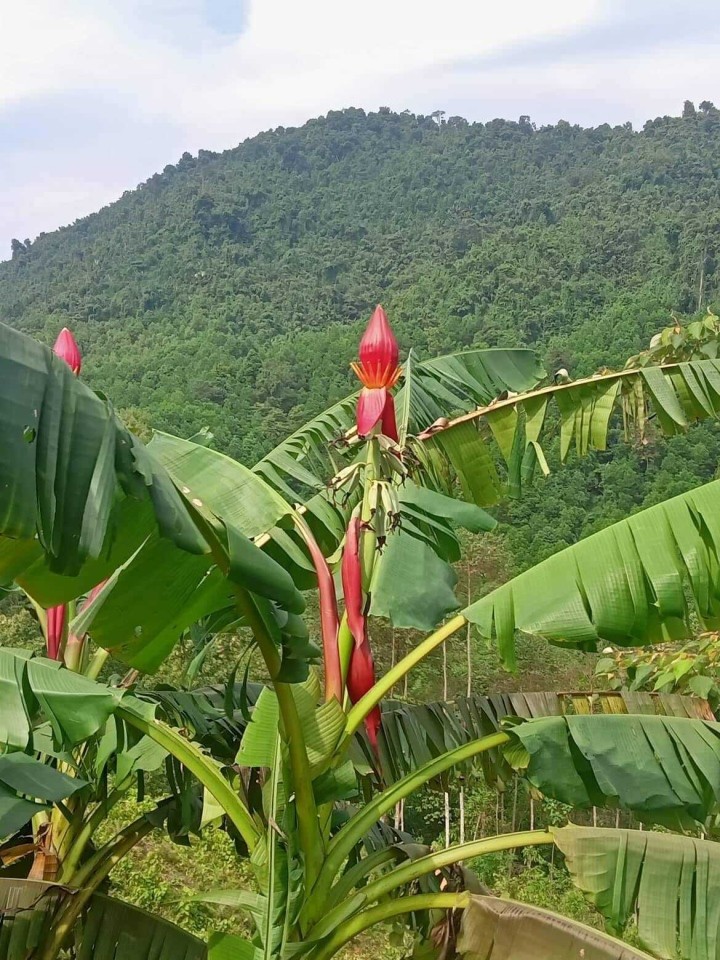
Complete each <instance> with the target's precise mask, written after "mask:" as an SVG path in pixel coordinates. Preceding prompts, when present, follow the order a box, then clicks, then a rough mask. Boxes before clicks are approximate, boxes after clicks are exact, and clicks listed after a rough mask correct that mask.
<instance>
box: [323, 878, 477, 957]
mask: <svg viewBox="0 0 720 960" xmlns="http://www.w3.org/2000/svg"><path fill="white" fill-rule="evenodd" d="M469 902H470V894H469V893H466V892H464V891H463V892H461V893H420V894H417V895H416V896H413V897H402V898H401V899H398V900H389V901H388V902H387V903H381V904H379V906H377V907H372V908H371V909H370V910H364V911H363V912H362V913H358V914H357V915H356V916H354V917H351V918H350V919H349V920H346V921H345V923H343V924H342V926H340V927H338V928H337V929H336V930H335V932H334V933H333V935H332V936H331V937H329V938H328V939H327V940H326V941H325V942H324V943H322V944H320V946H319V947H317V949H315V950H313V952H312V953H311V954H310V957H311V960H330V958H331V957H333V956H334V955H335V954H336V953H337V952H338V950H340V949H341V947H344V946H345V944H346V943H348V942H349V941H350V940H352V939H353V937H356V936H357V935H358V934H359V933H362V932H363V931H364V930H367V929H368V928H369V927H374V926H375V924H376V923H382V922H383V921H384V920H391V919H392V918H393V917H399V916H402V915H403V914H406V913H413V912H414V911H415V910H461V909H464V908H465V907H466V906H467V905H468V903H469Z"/></svg>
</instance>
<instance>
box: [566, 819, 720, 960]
mask: <svg viewBox="0 0 720 960" xmlns="http://www.w3.org/2000/svg"><path fill="white" fill-rule="evenodd" d="M553 834H554V837H555V843H556V845H557V846H558V847H559V849H560V850H561V851H562V852H563V854H564V855H565V864H566V866H567V868H568V870H569V871H570V873H571V875H572V878H573V881H574V882H575V885H576V886H577V887H579V888H580V889H581V890H582V891H583V893H585V894H586V895H587V896H588V898H589V899H590V900H591V901H592V903H593V904H594V905H595V906H596V907H597V909H598V910H599V911H600V912H601V913H602V915H603V916H604V917H605V919H606V920H607V921H608V924H609V926H610V929H611V931H612V932H613V933H615V934H616V935H617V936H622V934H623V932H624V931H625V929H626V928H627V926H628V924H629V923H631V922H632V923H634V924H635V925H636V927H637V935H638V939H639V940H640V943H641V944H642V946H643V947H644V948H645V949H646V950H649V951H650V952H651V953H653V954H655V955H656V956H658V957H667V958H671V960H717V958H718V957H720V844H718V843H713V842H712V841H708V840H700V839H698V838H697V837H690V836H679V835H675V834H668V833H656V832H653V831H649V830H644V831H639V830H612V829H603V828H599V827H577V826H574V825H570V826H567V827H563V828H561V829H557V828H556V829H554V830H553Z"/></svg>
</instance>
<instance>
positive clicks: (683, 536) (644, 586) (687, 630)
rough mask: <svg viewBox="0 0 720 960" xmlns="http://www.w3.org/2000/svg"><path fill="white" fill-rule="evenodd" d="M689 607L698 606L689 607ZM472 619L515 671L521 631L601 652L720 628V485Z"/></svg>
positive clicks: (602, 543) (519, 582) (636, 523)
mask: <svg viewBox="0 0 720 960" xmlns="http://www.w3.org/2000/svg"><path fill="white" fill-rule="evenodd" d="M688 597H690V598H691V599H692V604H689V603H688ZM463 614H464V615H465V616H466V617H467V619H468V620H470V621H471V622H472V623H475V624H476V625H477V627H478V631H479V632H480V634H481V635H482V636H483V637H485V638H487V639H488V640H494V641H496V642H497V644H498V648H499V650H500V653H501V656H502V657H503V660H504V661H505V663H506V664H508V665H510V666H512V665H514V662H515V643H514V637H515V631H516V630H522V631H523V632H525V633H530V634H539V635H540V636H543V637H546V638H547V639H548V640H550V641H551V642H552V643H557V644H561V645H565V646H571V647H578V648H580V649H586V650H594V649H596V645H597V643H598V641H603V642H612V643H616V644H620V645H625V646H635V645H639V644H645V643H653V642H657V641H663V640H668V639H679V638H683V637H687V636H690V635H691V632H692V629H693V622H692V618H693V616H696V617H697V618H699V620H700V621H701V622H702V623H703V624H705V625H706V626H707V628H708V629H717V628H718V627H720V480H714V481H712V482H711V483H707V484H704V485H703V486H701V487H697V488H695V489H694V490H690V491H689V492H688V493H684V494H682V495H680V496H678V497H673V498H672V499H671V500H667V501H665V502H664V503H660V504H658V505H657V506H654V507H650V508H649V509H647V510H643V511H641V512H640V513H636V514H634V515H633V516H631V517H629V518H628V519H626V520H621V521H620V522H619V523H616V524H613V525H612V526H610V527H607V528H606V529H604V530H601V531H600V532H599V533H596V534H593V535H592V536H590V537H587V538H586V539H585V540H581V541H580V542H579V543H576V544H574V545H573V546H571V547H567V548H566V549H565V550H562V551H560V552H559V553H556V554H554V555H553V556H551V557H549V558H548V559H547V560H544V561H543V562H542V563H539V564H538V565H537V566H535V567H532V568H531V569H530V570H527V571H525V573H521V574H520V575H519V576H517V577H515V578H514V579H513V580H510V581H509V582H508V583H506V584H503V586H501V587H498V588H497V589H496V590H493V591H492V592H491V593H489V594H488V595H487V596H485V597H483V598H482V599H480V600H478V601H477V602H475V603H473V604H471V605H470V606H469V607H467V608H466V609H465V610H464V611H463Z"/></svg>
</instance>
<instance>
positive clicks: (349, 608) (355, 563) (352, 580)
mask: <svg viewBox="0 0 720 960" xmlns="http://www.w3.org/2000/svg"><path fill="white" fill-rule="evenodd" d="M361 529H362V521H361V520H360V517H353V518H352V519H351V521H350V523H349V524H348V528H347V534H346V535H345V546H344V548H343V555H342V570H341V573H342V585H343V594H344V595H345V610H346V612H347V619H348V626H349V627H350V633H351V634H352V636H353V640H354V641H355V648H356V649H357V648H358V647H360V646H361V645H362V643H363V641H364V639H365V615H364V613H363V592H362V566H361V564H360V530H361ZM350 662H351V664H352V660H351V661H350Z"/></svg>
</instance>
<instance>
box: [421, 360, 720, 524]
mask: <svg viewBox="0 0 720 960" xmlns="http://www.w3.org/2000/svg"><path fill="white" fill-rule="evenodd" d="M551 402H553V403H554V405H555V406H556V407H557V418H558V419H559V422H560V457H561V460H563V461H564V460H565V459H566V457H567V456H568V453H569V452H570V450H571V448H573V447H574V449H575V451H576V453H577V454H578V455H579V456H584V455H585V454H586V453H587V452H588V450H590V449H595V450H604V449H605V447H606V445H607V439H608V432H609V428H610V425H611V421H612V418H613V415H614V414H615V413H622V419H623V426H624V428H625V433H626V436H628V437H634V438H637V439H639V438H640V437H642V435H643V433H644V431H645V429H646V424H647V421H648V419H649V418H651V417H652V418H653V422H654V423H655V424H656V426H657V427H658V428H659V429H660V430H661V431H662V432H663V433H664V434H665V435H667V436H672V435H674V434H676V433H679V432H682V431H683V430H686V429H687V427H688V425H689V424H691V423H693V422H695V421H698V420H702V419H705V418H707V417H713V418H717V417H718V415H720V361H719V360H712V359H705V360H691V361H687V362H684V363H669V364H663V365H662V366H644V367H639V368H635V369H626V370H621V371H618V372H617V373H602V374H597V375H595V376H592V377H587V378H585V379H582V380H577V381H575V382H572V383H559V384H553V385H551V386H546V387H541V388H539V389H536V390H533V389H531V390H530V391H529V392H526V393H523V394H521V395H520V396H519V397H508V398H506V399H500V400H498V401H497V402H494V403H490V404H488V403H485V404H484V405H482V406H479V407H478V408H477V409H475V410H474V411H472V412H470V413H469V414H465V415H462V416H460V417H457V418H456V419H455V420H453V421H451V422H450V423H449V424H447V425H445V426H442V427H439V428H438V429H435V430H431V431H427V432H426V433H424V434H421V435H420V438H419V442H417V441H416V442H415V443H414V444H413V448H414V449H415V448H418V447H426V448H429V450H430V451H433V452H434V453H435V454H436V455H439V456H440V457H442V459H443V460H444V461H446V462H447V463H448V464H449V465H451V466H452V469H453V471H454V472H455V473H456V474H457V476H458V478H459V480H460V483H461V485H462V487H463V490H464V491H465V495H466V497H467V498H468V499H475V500H476V502H478V503H480V504H481V505H483V504H487V503H493V502H494V501H495V499H496V497H497V490H496V489H495V488H496V486H497V480H496V477H495V474H494V472H493V471H494V467H493V457H492V453H491V450H490V448H489V446H488V440H489V439H490V437H492V439H493V440H494V443H495V445H496V446H497V448H498V449H499V452H500V454H501V455H502V458H503V459H504V461H505V463H506V466H507V481H508V489H509V492H510V493H511V494H512V495H518V494H519V493H520V490H521V487H522V484H523V483H525V482H527V481H528V480H529V479H530V478H531V477H532V475H533V473H534V471H535V470H536V468H537V467H538V466H539V467H540V469H541V470H542V471H543V472H544V473H547V471H548V466H547V461H546V458H545V454H544V452H543V449H542V446H541V442H540V441H541V440H542V439H543V435H544V433H545V432H546V428H547V424H548V421H549V420H551V419H552V420H555V418H548V417H547V413H548V408H549V404H550V403H551ZM488 434H489V436H488Z"/></svg>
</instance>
